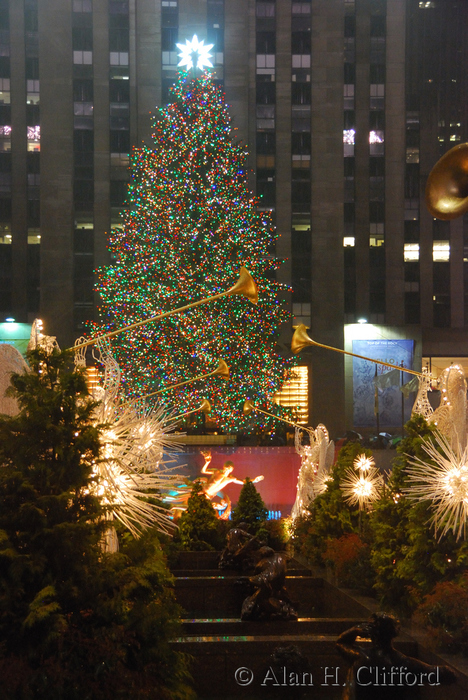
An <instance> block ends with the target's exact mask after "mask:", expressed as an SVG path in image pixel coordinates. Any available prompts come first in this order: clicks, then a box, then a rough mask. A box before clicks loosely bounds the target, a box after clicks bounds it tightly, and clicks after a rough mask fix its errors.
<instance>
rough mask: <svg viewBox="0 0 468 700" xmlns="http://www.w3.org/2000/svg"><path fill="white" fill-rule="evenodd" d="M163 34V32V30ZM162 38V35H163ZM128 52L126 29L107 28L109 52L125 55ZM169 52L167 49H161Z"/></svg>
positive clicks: (128, 39)
mask: <svg viewBox="0 0 468 700" xmlns="http://www.w3.org/2000/svg"><path fill="white" fill-rule="evenodd" d="M163 32H164V30H163ZM163 37H164V33H163ZM129 50H130V33H129V30H128V28H127V27H114V28H109V51H118V52H122V53H126V52H128V51H129ZM164 50H169V49H163V51H164ZM170 50H173V49H170Z"/></svg>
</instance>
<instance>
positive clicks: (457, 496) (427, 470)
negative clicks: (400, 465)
mask: <svg viewBox="0 0 468 700" xmlns="http://www.w3.org/2000/svg"><path fill="white" fill-rule="evenodd" d="M435 439H436V443H435V444H434V443H431V442H429V441H425V444H423V449H424V451H425V452H426V454H427V456H428V457H429V459H430V460H431V461H427V462H425V461H423V460H422V459H419V458H417V457H416V458H415V459H413V460H412V461H411V462H410V466H409V467H408V469H407V472H408V475H409V480H410V486H409V487H408V488H406V489H405V493H406V495H407V496H408V498H410V499H412V500H415V501H429V502H430V503H431V505H432V510H433V516H432V518H431V520H430V523H431V524H432V525H433V526H434V529H435V532H436V534H437V533H439V532H440V536H439V540H440V539H442V537H443V536H444V535H445V534H446V533H447V532H449V530H452V532H453V534H454V535H456V538H457V540H458V539H460V537H461V536H462V534H463V535H464V536H465V528H466V522H467V518H468V446H466V447H465V449H464V450H463V451H460V452H459V451H458V450H456V449H454V448H452V446H451V445H450V442H449V439H448V438H447V437H446V436H445V435H442V434H441V433H438V432H437V433H436V435H435ZM438 447H439V448H440V451H439V449H438Z"/></svg>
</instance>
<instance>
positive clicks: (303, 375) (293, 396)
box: [273, 366, 309, 425]
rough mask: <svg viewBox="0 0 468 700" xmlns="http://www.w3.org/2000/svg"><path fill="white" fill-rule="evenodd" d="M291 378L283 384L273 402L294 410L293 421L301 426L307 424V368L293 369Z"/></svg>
mask: <svg viewBox="0 0 468 700" xmlns="http://www.w3.org/2000/svg"><path fill="white" fill-rule="evenodd" d="M291 375H292V376H291V378H290V379H288V380H287V381H286V382H284V384H283V386H282V387H281V389H280V391H277V392H276V394H274V396H273V401H274V402H275V403H277V404H279V405H280V406H285V407H287V408H291V409H293V410H294V414H295V415H294V420H295V422H296V423H300V424H301V425H307V423H308V422H309V368H308V367H307V366H301V367H294V369H293V370H292V372H291Z"/></svg>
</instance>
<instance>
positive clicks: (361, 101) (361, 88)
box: [354, 0, 370, 318]
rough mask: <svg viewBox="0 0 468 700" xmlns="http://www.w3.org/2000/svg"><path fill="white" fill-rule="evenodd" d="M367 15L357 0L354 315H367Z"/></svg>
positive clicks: (364, 4) (365, 1) (362, 1)
mask: <svg viewBox="0 0 468 700" xmlns="http://www.w3.org/2000/svg"><path fill="white" fill-rule="evenodd" d="M369 61H370V13H369V8H368V0H356V87H355V95H354V109H355V112H356V137H355V138H356V143H355V147H354V155H355V163H356V166H355V175H354V182H355V217H356V219H355V246H356V314H357V318H359V317H360V316H362V317H364V318H368V315H369V238H370V219H369V130H370V129H369V108H370V63H369Z"/></svg>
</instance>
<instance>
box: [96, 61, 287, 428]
mask: <svg viewBox="0 0 468 700" xmlns="http://www.w3.org/2000/svg"><path fill="white" fill-rule="evenodd" d="M171 97H172V102H171V104H169V105H168V106H167V107H166V108H163V109H159V110H158V113H157V115H156V117H155V119H154V122H153V146H152V148H149V147H146V146H145V147H143V148H140V149H137V150H135V152H134V154H133V157H132V182H131V184H130V187H129V196H128V207H127V209H126V211H125V213H124V215H123V226H122V228H119V229H116V230H114V231H113V232H112V235H111V238H110V246H109V247H110V251H111V254H112V256H113V259H114V262H113V264H112V265H110V266H108V267H105V268H102V269H101V270H100V271H99V285H98V291H99V293H100V296H101V300H102V301H101V306H100V319H101V321H100V323H99V324H96V326H95V327H94V328H93V335H97V334H98V333H100V332H101V333H102V332H105V331H108V330H113V329H117V328H121V327H123V326H126V325H129V324H131V323H133V322H136V321H138V320H140V319H144V318H148V317H150V316H154V315H155V314H157V313H160V312H164V311H167V310H170V309H175V308H178V307H180V306H183V305H185V304H187V303H188V302H191V301H195V300H198V299H202V298H205V297H208V296H212V295H214V294H217V293H219V292H223V291H225V290H226V289H228V288H229V287H230V286H231V285H232V284H233V283H234V282H235V281H236V279H237V278H238V275H239V269H240V268H241V266H245V267H246V268H247V269H248V270H249V271H250V273H251V274H252V276H253V278H254V279H255V281H256V283H257V285H258V288H259V301H258V304H257V305H256V306H255V305H253V304H251V303H250V302H249V301H248V300H247V299H245V298H242V297H233V296H230V297H225V298H223V299H220V300H218V301H216V302H213V303H211V302H210V303H209V304H206V305H203V306H199V307H197V308H196V309H192V310H190V311H187V312H183V313H181V314H177V315H175V316H171V317H168V318H165V319H163V320H161V321H157V322H155V323H150V324H147V325H144V326H141V327H139V328H138V329H135V330H133V331H130V332H125V333H120V334H119V335H117V336H115V337H114V338H113V340H112V346H113V353H114V354H115V356H116V358H117V361H118V363H119V365H120V367H121V369H122V375H123V377H124V379H125V386H126V393H127V395H129V396H136V395H146V394H150V393H152V392H155V391H158V390H160V389H162V388H164V387H167V386H169V385H171V384H176V383H178V382H181V381H184V380H186V379H188V378H190V377H196V376H199V375H201V374H204V373H206V372H208V371H210V370H212V369H214V368H215V367H216V366H217V362H218V358H219V357H223V358H224V360H225V361H226V362H227V364H228V365H229V367H230V377H229V379H228V380H227V381H226V380H225V379H222V378H220V377H217V376H213V377H211V378H208V379H206V380H203V382H198V383H195V384H190V385H188V386H187V387H184V388H181V389H178V390H171V391H165V392H164V393H163V394H162V395H161V397H162V398H161V397H160V398H159V400H160V401H161V400H162V401H164V402H165V403H166V405H167V406H168V407H170V408H171V409H172V408H173V407H175V410H176V411H177V412H178V413H183V412H184V411H186V410H190V409H193V408H195V407H196V406H199V405H200V403H201V401H202V400H203V399H208V400H209V401H210V403H211V406H212V413H211V417H212V418H213V419H214V420H215V421H216V422H217V423H218V424H219V425H220V426H221V427H222V428H223V429H225V430H238V429H242V428H245V427H246V426H248V425H250V421H251V419H250V418H248V417H246V416H244V415H243V413H242V410H241V408H242V405H243V403H244V400H245V398H246V397H247V398H252V399H255V402H256V404H257V405H259V406H261V407H263V408H266V409H267V410H269V411H270V412H271V413H274V414H275V415H283V414H284V409H282V408H281V407H280V406H278V405H277V404H275V403H273V402H272V396H273V394H274V393H275V391H277V390H278V389H279V388H280V387H281V385H282V384H283V382H284V380H285V379H286V378H287V376H288V371H289V368H290V367H291V366H292V364H293V361H292V360H289V359H285V358H284V357H282V356H281V355H280V353H279V348H278V346H277V341H278V336H279V326H280V324H281V323H283V322H285V321H288V320H289V319H290V316H289V314H288V313H287V312H286V311H285V310H284V308H283V306H282V299H281V296H282V294H283V293H284V292H285V291H286V287H285V286H283V285H281V284H279V283H277V282H276V281H275V280H274V271H275V270H276V269H277V268H278V266H279V261H277V260H276V259H275V258H274V256H273V255H272V249H273V246H274V241H275V233H274V229H273V226H272V223H271V217H270V216H269V214H267V213H265V212H259V211H258V208H257V205H258V201H257V200H256V199H255V198H254V197H253V196H252V194H251V192H250V191H249V189H248V170H247V152H246V150H245V148H244V147H243V146H242V145H241V144H239V143H238V142H236V141H235V140H234V138H233V131H232V126H231V121H230V117H229V114H228V108H227V106H226V103H225V99H224V95H223V93H222V91H221V90H220V89H219V88H218V87H216V85H215V83H214V81H213V80H212V78H211V77H210V76H209V75H208V74H206V73H203V74H202V75H201V76H200V77H199V78H197V79H191V78H190V77H189V74H188V73H185V72H184V73H182V74H181V75H180V77H179V80H178V82H177V83H176V85H174V87H173V88H172V90H171ZM260 421H262V422H263V423H264V424H265V423H270V424H271V423H272V422H274V419H271V418H267V419H264V418H261V417H258V418H257V422H260Z"/></svg>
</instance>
